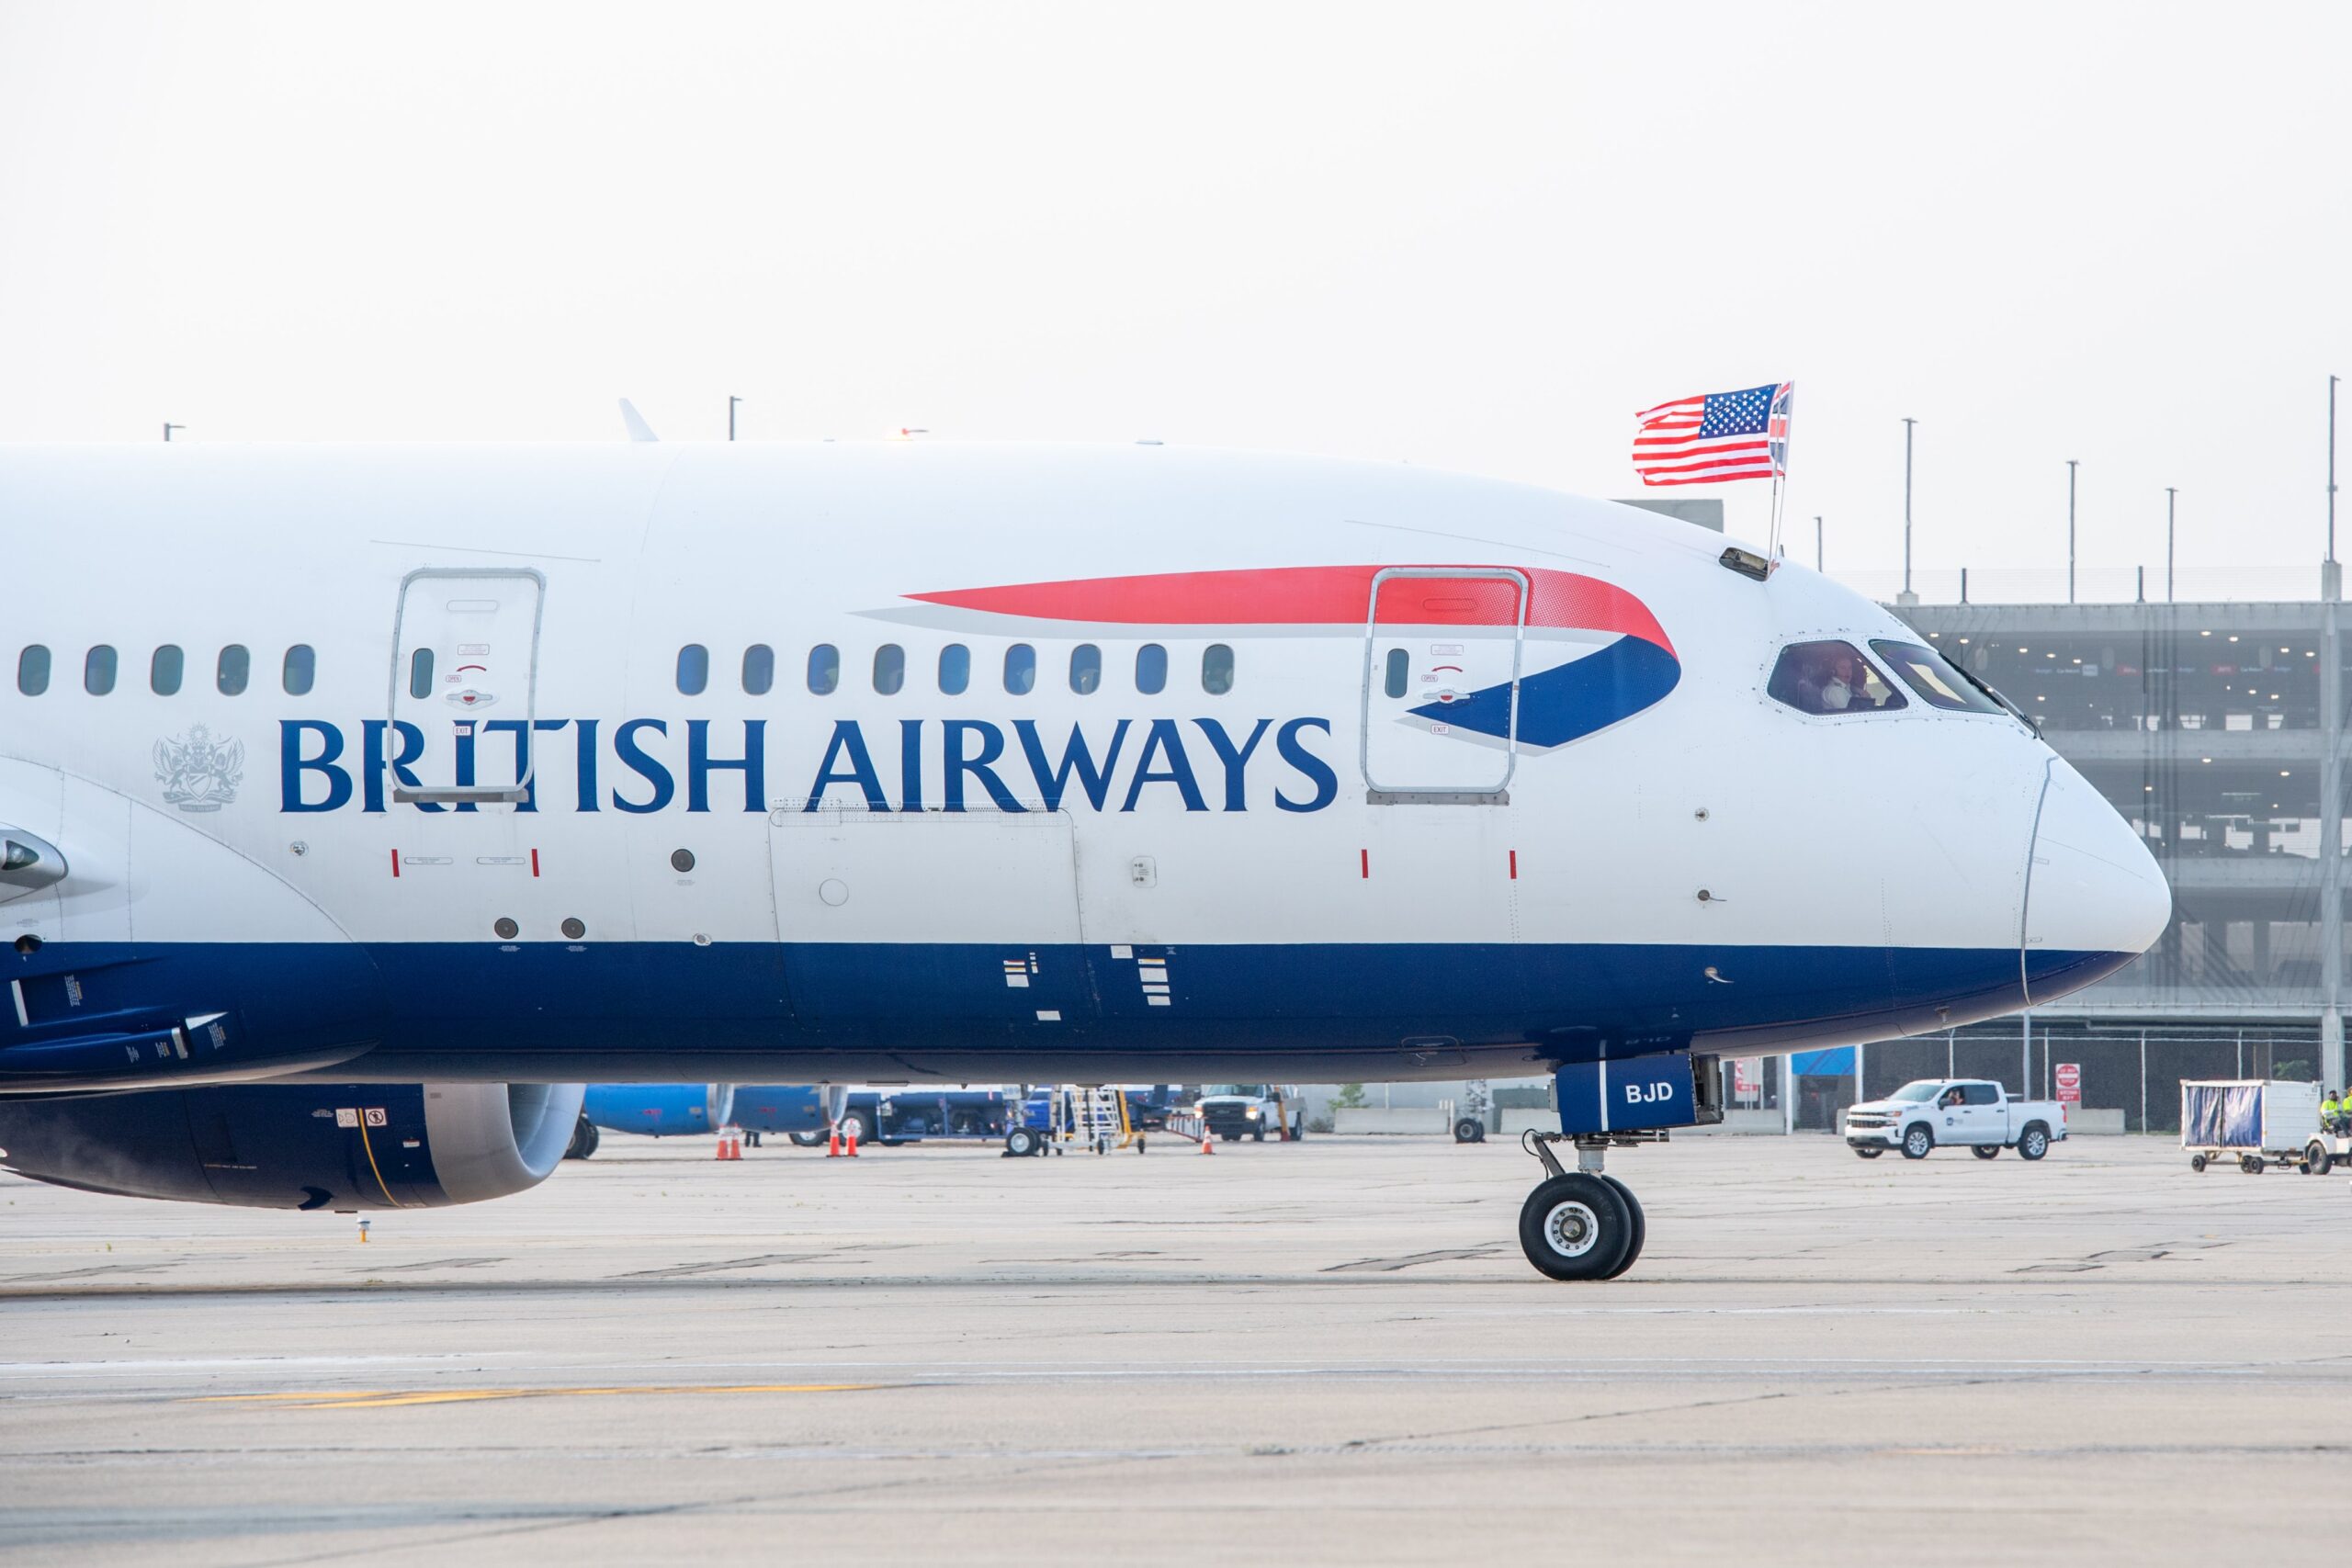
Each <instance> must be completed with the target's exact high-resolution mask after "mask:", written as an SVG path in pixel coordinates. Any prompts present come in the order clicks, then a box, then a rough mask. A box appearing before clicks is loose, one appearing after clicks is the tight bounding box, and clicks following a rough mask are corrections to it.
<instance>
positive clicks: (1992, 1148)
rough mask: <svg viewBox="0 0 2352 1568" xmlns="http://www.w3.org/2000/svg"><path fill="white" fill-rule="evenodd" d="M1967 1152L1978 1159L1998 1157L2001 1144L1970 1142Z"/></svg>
mask: <svg viewBox="0 0 2352 1568" xmlns="http://www.w3.org/2000/svg"><path fill="white" fill-rule="evenodd" d="M1968 1152H1969V1153H1971V1154H1973V1155H1974V1156H1976V1157H1977V1158H1978V1159H1998V1158H2000V1157H2001V1145H1998V1144H1971V1145H1968Z"/></svg>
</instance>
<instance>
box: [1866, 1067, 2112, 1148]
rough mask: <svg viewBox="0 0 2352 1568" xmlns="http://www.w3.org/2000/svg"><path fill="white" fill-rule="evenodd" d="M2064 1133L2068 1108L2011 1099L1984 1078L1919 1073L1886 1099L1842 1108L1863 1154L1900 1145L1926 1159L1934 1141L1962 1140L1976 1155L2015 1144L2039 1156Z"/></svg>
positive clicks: (2014, 1146)
mask: <svg viewBox="0 0 2352 1568" xmlns="http://www.w3.org/2000/svg"><path fill="white" fill-rule="evenodd" d="M2065 1135H2066V1107H2065V1106H2064V1104H2062V1103H2060V1102H2059V1101H2057V1100H2012V1099H2010V1098H2009V1094H2008V1091H2007V1089H2003V1088H2002V1087H2001V1086H2000V1085H1999V1084H1996V1083H1987V1082H1985V1080H1984V1079H1982V1078H1920V1079H1919V1080H1917V1082H1915V1083H1907V1084H1905V1085H1904V1086H1903V1087H1902V1088H1901V1089H1896V1090H1895V1091H1894V1093H1893V1094H1890V1095H1888V1096H1887V1097H1886V1098H1885V1099H1884V1100H1870V1101H1868V1102H1866V1103H1864V1104H1861V1105H1857V1106H1855V1107H1854V1108H1853V1109H1852V1110H1850V1111H1847V1112H1846V1143H1847V1145H1848V1146H1849V1147H1850V1148H1852V1150H1853V1151H1854V1152H1855V1153H1856V1154H1858V1155H1860V1156H1862V1157H1863V1158H1864V1159H1876V1158H1878V1156H1881V1155H1883V1154H1884V1153H1886V1151H1887V1150H1889V1149H1901V1150H1902V1151H1903V1157H1904V1158H1905V1159H1926V1158H1927V1157H1928V1151H1929V1150H1931V1149H1933V1148H1934V1147H1935V1146H1936V1145H1938V1144H1966V1145H1968V1147H1969V1149H1970V1151H1971V1152H1972V1153H1973V1154H1974V1155H1975V1156H1976V1157H1977V1158H1978V1159H1991V1158H1993V1157H1994V1156H1997V1155H1998V1154H1999V1153H2000V1152H2001V1151H2002V1150H2003V1149H2015V1150H2017V1152H2018V1157H2019V1158H2020V1159H2040V1158H2041V1156H2043V1155H2046V1154H2048V1153H2049V1152H2050V1145H2052V1144H2053V1143H2056V1142H2058V1141H2060V1140H2061V1139H2063V1138H2064V1137H2065Z"/></svg>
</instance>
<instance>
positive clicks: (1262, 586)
mask: <svg viewBox="0 0 2352 1568" xmlns="http://www.w3.org/2000/svg"><path fill="white" fill-rule="evenodd" d="M1451 565H1452V566H1453V569H1454V570H1493V569H1491V568H1487V567H1485V566H1482V565H1476V564H1473V563H1466V562H1456V563H1451ZM1384 570H1389V569H1387V568H1385V567H1380V566H1294V567H1264V568H1259V569H1256V570H1240V571H1178V572H1163V573H1158V574H1154V575H1151V576H1146V577H1092V578H1080V579H1076V580H1073V581H1066V582H1016V583H1007V584H1005V585H1003V586H1001V587H997V588H964V589H954V590H949V591H947V592H936V593H910V594H908V595H907V597H908V598H910V599H916V600H920V601H922V603H924V604H945V605H951V606H953V607H955V608H957V609H964V610H978V611H983V612H986V613H988V614H991V615H1024V616H1031V617H1034V618H1036V619H1041V620H1055V621H1081V622H1088V623H1091V624H1095V625H1101V626H1170V627H1175V626H1362V625H1363V624H1364V620H1365V618H1366V614H1367V612H1368V610H1369V608H1370V605H1371V602H1372V580H1373V579H1374V577H1376V576H1378V575H1379V574H1380V573H1381V572H1382V571H1384ZM1416 570H1419V569H1416ZM1433 570H1446V569H1445V568H1444V567H1438V568H1434V569H1433ZM1514 570H1518V571H1520V572H1521V574H1522V575H1524V576H1525V577H1526V579H1527V580H1528V583H1529V586H1530V589H1531V591H1532V592H1531V594H1530V598H1529V601H1528V605H1527V624H1528V625H1529V626H1554V627H1562V628H1567V627H1574V628H1576V629H1577V630H1582V631H1600V632H1614V633H1617V634H1618V635H1620V636H1623V637H1640V638H1642V639H1643V640H1644V641H1645V642H1651V643H1655V644H1657V646H1658V647H1659V648H1662V649H1665V650H1666V651H1667V652H1668V653H1672V652H1673V651H1674V645H1673V643H1671V642H1670V641H1668V639H1667V635H1666V628H1665V627H1663V626H1659V625H1658V623H1657V616H1656V615H1651V614H1650V609H1649V606H1648V605H1646V604H1643V603H1642V602H1641V601H1640V600H1639V599H1636V598H1635V597H1634V595H1632V594H1631V593H1628V592H1625V591H1624V590H1623V589H1622V588H1620V587H1618V586H1617V585H1616V584H1614V583H1611V582H1603V581H1600V579H1599V578H1594V577H1585V576H1581V575H1579V574H1578V573H1576V572H1572V571H1555V570H1549V569H1548V568H1544V567H1520V568H1516V569H1514ZM1392 581H1398V580H1392ZM1403 582H1404V583H1406V584H1409V585H1410V586H1412V587H1414V588H1419V589H1428V590H1430V591H1434V588H1435V586H1436V585H1434V584H1431V583H1430V582H1428V581H1426V580H1403ZM1383 592H1384V593H1386V592H1392V590H1390V589H1389V588H1387V587H1386V586H1385V585H1384V590H1383ZM1383 611H1384V615H1383V618H1384V620H1385V619H1387V618H1389V615H1388V614H1387V611H1388V606H1387V604H1385V603H1384V604H1383ZM1400 614H1401V612H1400ZM1438 618H1440V619H1443V620H1456V619H1458V618H1459V617H1457V616H1455V615H1443V616H1441V617H1438Z"/></svg>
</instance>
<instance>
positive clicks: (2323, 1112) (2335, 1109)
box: [2319, 1089, 2344, 1133]
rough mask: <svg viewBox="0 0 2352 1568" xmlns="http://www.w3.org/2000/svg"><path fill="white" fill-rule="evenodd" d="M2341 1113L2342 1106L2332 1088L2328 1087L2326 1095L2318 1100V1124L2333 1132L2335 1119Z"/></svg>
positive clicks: (2342, 1110)
mask: <svg viewBox="0 0 2352 1568" xmlns="http://www.w3.org/2000/svg"><path fill="white" fill-rule="evenodd" d="M2343 1114H2344V1107H2343V1105H2342V1104H2341V1103H2340V1102H2339V1101H2338V1100H2336V1098H2335V1090H2334V1089H2329V1090H2328V1091H2327V1093H2326V1095H2325V1096H2324V1098H2323V1099H2322V1100H2320V1102H2319V1124H2320V1126H2321V1127H2322V1128H2324V1130H2326V1131H2328V1132H2330V1133H2333V1132H2335V1119H2336V1118H2337V1117H2339V1116H2341V1115H2343Z"/></svg>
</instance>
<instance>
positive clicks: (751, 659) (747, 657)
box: [743, 642, 775, 697]
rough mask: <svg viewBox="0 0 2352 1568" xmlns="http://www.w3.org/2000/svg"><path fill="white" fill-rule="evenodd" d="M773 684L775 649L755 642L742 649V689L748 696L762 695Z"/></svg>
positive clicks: (772, 686)
mask: <svg viewBox="0 0 2352 1568" xmlns="http://www.w3.org/2000/svg"><path fill="white" fill-rule="evenodd" d="M774 687H775V649H772V648H770V647H769V646H768V645H767V644H766V643H763V642H755V643H753V644H752V646H751V647H749V648H747V649H744V650H743V690H744V692H745V694H748V695H750V696H754V697H764V696H766V695H767V694H768V693H769V691H770V690H772V689H773V688H774Z"/></svg>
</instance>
